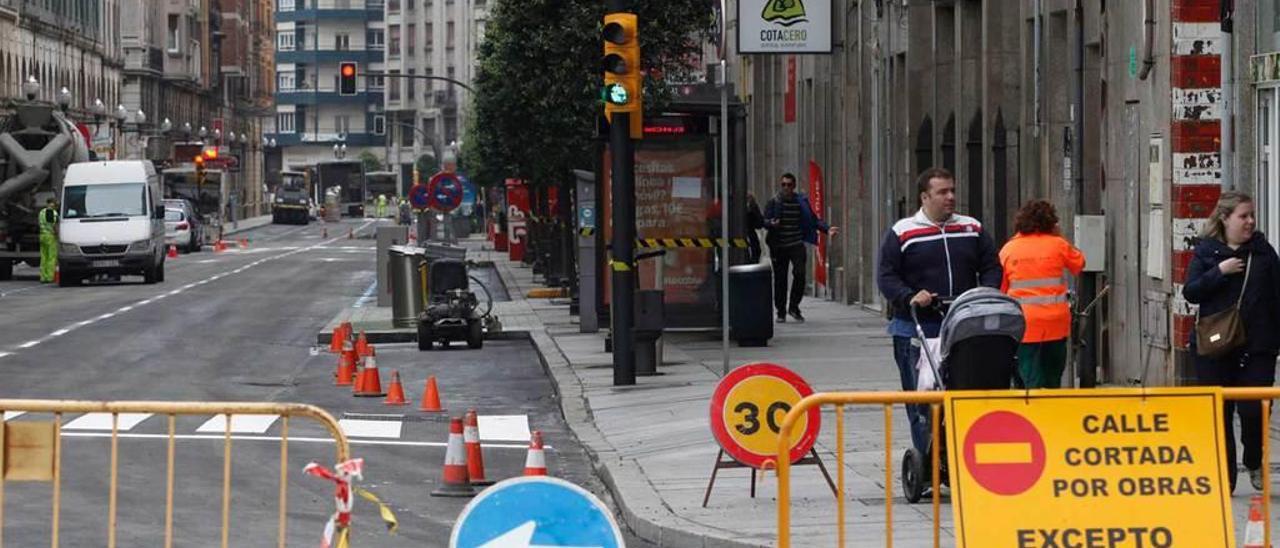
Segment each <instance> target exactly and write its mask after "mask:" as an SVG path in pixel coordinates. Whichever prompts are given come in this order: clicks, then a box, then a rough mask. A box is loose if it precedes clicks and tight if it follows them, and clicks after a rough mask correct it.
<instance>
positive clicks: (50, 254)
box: [38, 198, 58, 284]
mask: <svg viewBox="0 0 1280 548" xmlns="http://www.w3.org/2000/svg"><path fill="white" fill-rule="evenodd" d="M38 221H39V223H40V283H43V284H48V283H53V272H54V268H56V267H57V265H58V201H57V200H55V199H53V198H49V199H48V200H45V205H44V209H41V210H40V218H39V219H38Z"/></svg>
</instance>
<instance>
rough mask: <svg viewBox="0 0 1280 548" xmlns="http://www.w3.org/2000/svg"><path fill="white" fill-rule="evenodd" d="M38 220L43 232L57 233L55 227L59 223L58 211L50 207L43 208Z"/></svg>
mask: <svg viewBox="0 0 1280 548" xmlns="http://www.w3.org/2000/svg"><path fill="white" fill-rule="evenodd" d="M38 222H39V223H40V233H41V234H55V231H54V227H56V226H57V225H58V211H57V210H56V209H53V208H49V207H46V208H44V209H41V210H40V218H39V220H38Z"/></svg>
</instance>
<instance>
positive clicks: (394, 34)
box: [388, 25, 400, 56]
mask: <svg viewBox="0 0 1280 548" xmlns="http://www.w3.org/2000/svg"><path fill="white" fill-rule="evenodd" d="M388 29H389V30H390V40H389V42H390V43H389V44H388V46H390V48H391V55H393V56H398V55H400V25H391V26H390V27H388Z"/></svg>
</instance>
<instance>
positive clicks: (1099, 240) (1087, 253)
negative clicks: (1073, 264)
mask: <svg viewBox="0 0 1280 548" xmlns="http://www.w3.org/2000/svg"><path fill="white" fill-rule="evenodd" d="M1075 240H1076V241H1075V244H1076V247H1078V248H1080V251H1083V252H1084V261H1085V262H1084V271H1085V272H1102V271H1104V270H1106V268H1107V218H1106V217H1105V216H1103V215H1076V218H1075Z"/></svg>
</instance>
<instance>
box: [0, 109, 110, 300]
mask: <svg viewBox="0 0 1280 548" xmlns="http://www.w3.org/2000/svg"><path fill="white" fill-rule="evenodd" d="M87 161H89V146H88V143H86V142H85V139H84V137H83V136H82V134H81V133H80V131H79V130H77V129H76V126H75V124H73V123H72V122H71V121H70V120H68V119H67V118H66V117H65V116H64V115H63V114H62V112H60V111H58V110H57V109H56V108H55V107H54V106H53V105H51V104H47V103H40V102H35V101H26V102H17V103H15V104H14V107H13V114H10V115H7V116H0V280H9V279H12V278H13V267H14V266H15V265H17V264H18V263H20V262H24V263H26V264H27V265H29V266H32V267H36V266H39V265H40V229H39V225H38V224H37V220H36V216H37V214H38V213H39V212H40V209H41V208H43V207H44V204H45V200H46V199H48V198H56V197H58V196H59V195H61V193H62V179H63V174H64V173H66V169H67V166H68V165H70V164H72V163H75V162H87Z"/></svg>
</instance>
